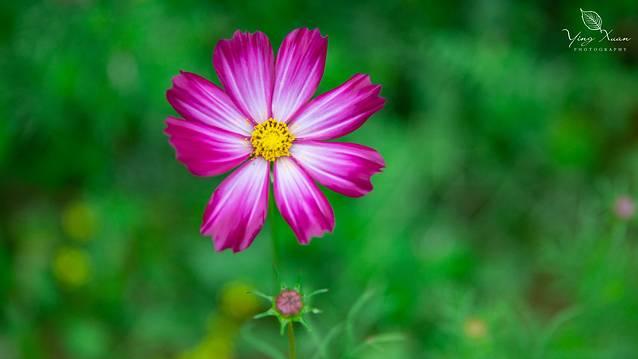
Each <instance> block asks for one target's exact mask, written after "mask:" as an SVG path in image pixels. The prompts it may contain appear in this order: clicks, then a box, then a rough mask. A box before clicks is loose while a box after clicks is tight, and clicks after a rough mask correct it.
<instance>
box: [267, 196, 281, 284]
mask: <svg viewBox="0 0 638 359" xmlns="http://www.w3.org/2000/svg"><path fill="white" fill-rule="evenodd" d="M268 207H269V208H270V241H271V243H272V270H273V274H274V276H273V279H274V281H275V282H274V285H275V289H276V290H277V289H279V283H277V272H278V271H279V242H278V241H277V225H276V223H275V216H276V214H277V209H276V207H275V204H274V203H271V204H270V206H268Z"/></svg>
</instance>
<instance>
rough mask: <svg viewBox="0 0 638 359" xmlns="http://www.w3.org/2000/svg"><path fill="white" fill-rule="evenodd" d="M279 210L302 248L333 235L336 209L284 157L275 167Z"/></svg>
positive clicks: (275, 186) (299, 169) (293, 163)
mask: <svg viewBox="0 0 638 359" xmlns="http://www.w3.org/2000/svg"><path fill="white" fill-rule="evenodd" d="M274 177H275V183H274V189H275V201H276V202H277V208H279V212H281V215H282V216H283V217H284V219H285V220H286V222H288V224H289V225H290V227H291V228H292V230H293V232H295V235H296V236H297V240H298V241H299V243H301V244H308V243H309V242H310V238H312V237H320V236H322V235H323V234H324V233H325V232H332V230H333V229H334V225H335V218H334V213H333V212H332V207H330V203H328V200H327V199H326V196H324V195H323V193H321V191H320V190H319V188H318V187H317V185H315V184H314V183H313V182H312V179H310V177H309V176H308V175H307V174H306V172H305V171H304V170H303V169H301V168H300V167H299V166H298V165H297V163H295V161H294V160H293V159H291V158H288V157H280V158H278V159H277V161H275V166H274Z"/></svg>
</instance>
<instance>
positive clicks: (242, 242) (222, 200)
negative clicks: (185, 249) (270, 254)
mask: <svg viewBox="0 0 638 359" xmlns="http://www.w3.org/2000/svg"><path fill="white" fill-rule="evenodd" d="M269 177H270V169H269V163H268V162H267V161H265V160H264V159H262V158H256V159H254V160H251V161H248V162H246V163H245V164H244V165H243V166H241V167H240V168H238V169H237V170H236V171H235V172H233V173H232V174H231V175H230V176H228V177H227V178H226V179H224V181H223V182H222V183H221V184H220V185H219V187H217V189H216V190H215V193H213V196H212V197H211V199H210V201H209V202H208V206H207V207H206V211H205V212H204V221H203V223H202V228H201V233H202V234H203V235H207V236H211V237H212V238H213V242H214V244H215V250H216V251H222V250H224V249H228V248H230V249H232V250H233V252H240V251H243V250H244V249H246V248H248V246H250V244H251V243H252V242H253V240H254V239H255V237H256V236H257V233H259V230H260V229H261V227H262V226H263V225H264V221H265V220H266V211H267V209H268V178H269Z"/></svg>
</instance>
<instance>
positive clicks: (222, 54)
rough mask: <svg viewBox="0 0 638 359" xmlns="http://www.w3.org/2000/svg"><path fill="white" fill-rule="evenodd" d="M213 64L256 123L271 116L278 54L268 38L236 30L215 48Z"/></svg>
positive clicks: (227, 89)
mask: <svg viewBox="0 0 638 359" xmlns="http://www.w3.org/2000/svg"><path fill="white" fill-rule="evenodd" d="M213 65H214V66H215V70H216V71H217V76H219V80H220V81H221V83H222V85H224V89H225V90H226V93H228V95H229V96H230V97H231V98H232V99H233V101H234V102H235V104H236V105H237V107H238V108H239V109H241V110H242V111H243V113H244V114H246V115H247V116H249V117H250V118H251V119H252V120H253V121H254V122H256V123H260V122H263V121H266V120H268V119H269V118H270V105H271V99H272V90H273V77H274V76H273V74H274V71H275V70H274V57H273V53H272V46H270V41H269V40H268V37H267V36H266V35H265V34H264V33H262V32H256V33H254V34H251V33H247V32H239V31H236V32H235V34H234V35H233V38H232V39H230V40H221V41H220V42H218V43H217V46H216V47H215V52H214V54H213Z"/></svg>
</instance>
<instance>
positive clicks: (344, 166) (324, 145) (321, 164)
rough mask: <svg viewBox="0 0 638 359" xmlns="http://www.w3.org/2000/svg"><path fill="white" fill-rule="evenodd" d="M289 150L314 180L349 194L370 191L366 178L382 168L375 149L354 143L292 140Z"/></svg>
mask: <svg viewBox="0 0 638 359" xmlns="http://www.w3.org/2000/svg"><path fill="white" fill-rule="evenodd" d="M291 152H292V156H293V157H294V158H295V159H296V160H297V162H299V164H300V165H301V167H303V168H304V169H305V170H306V172H308V174H309V175H310V176H311V177H312V178H313V179H314V180H315V181H317V182H319V183H321V184H322V185H324V186H326V187H328V188H330V189H331V190H333V191H335V192H339V193H341V194H343V195H346V196H350V197H361V196H363V195H365V194H366V193H368V192H370V191H372V183H371V182H370V178H371V177H372V175H374V174H375V173H379V172H381V169H383V167H385V163H384V161H383V157H381V155H380V154H379V153H378V152H377V151H375V150H373V149H372V148H370V147H366V146H362V145H358V144H355V143H337V142H318V141H305V142H295V144H294V145H293V146H292V149H291Z"/></svg>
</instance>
